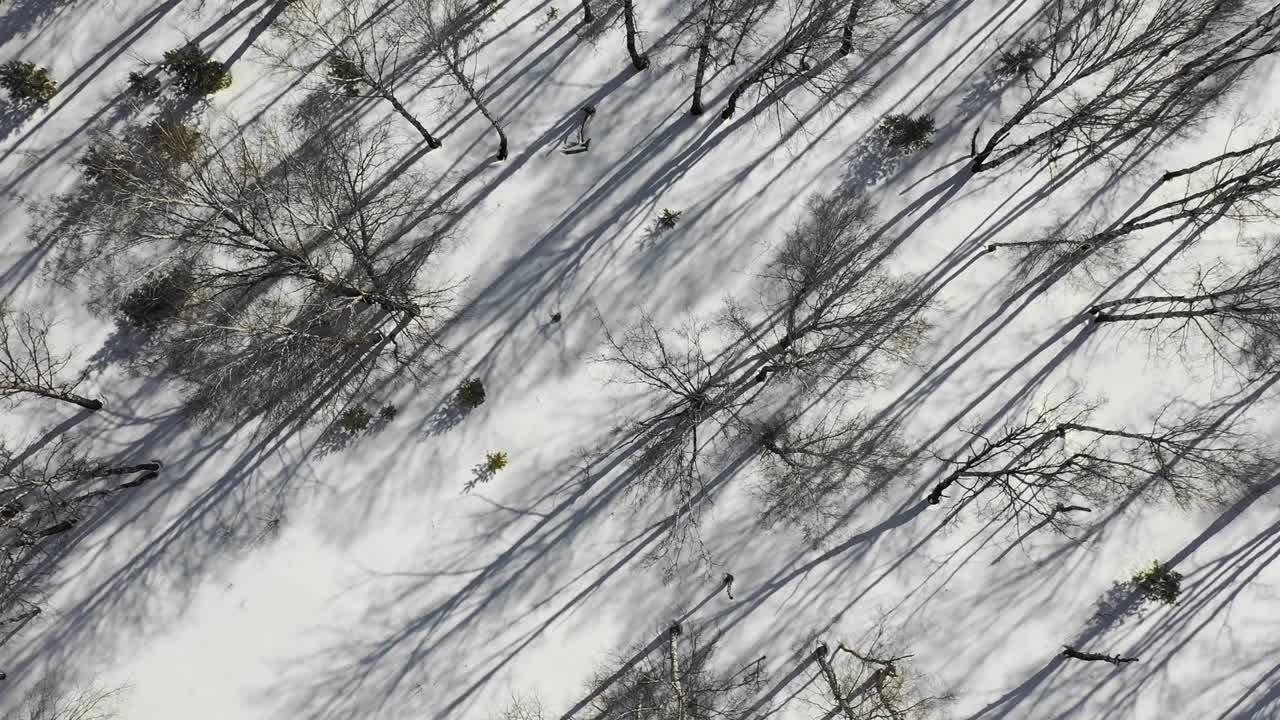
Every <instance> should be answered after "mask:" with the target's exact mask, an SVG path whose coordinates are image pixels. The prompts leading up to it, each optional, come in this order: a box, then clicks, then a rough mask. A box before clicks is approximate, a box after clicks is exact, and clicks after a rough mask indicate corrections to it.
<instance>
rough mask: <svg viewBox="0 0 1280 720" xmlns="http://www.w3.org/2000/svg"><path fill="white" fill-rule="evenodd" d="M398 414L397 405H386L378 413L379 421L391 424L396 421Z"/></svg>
mask: <svg viewBox="0 0 1280 720" xmlns="http://www.w3.org/2000/svg"><path fill="white" fill-rule="evenodd" d="M396 412H397V410H396V406H395V405H384V406H382V409H381V410H379V411H378V420H379V421H381V422H384V423H389V422H391V421H392V420H395V419H396Z"/></svg>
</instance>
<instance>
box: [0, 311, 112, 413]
mask: <svg viewBox="0 0 1280 720" xmlns="http://www.w3.org/2000/svg"><path fill="white" fill-rule="evenodd" d="M52 327H53V321H51V320H49V319H48V318H44V317H40V316H36V315H31V314H29V313H23V312H17V311H14V310H11V309H9V308H8V307H6V306H4V305H0V397H3V398H12V397H15V396H18V395H37V396H39V397H45V398H49V399H51V400H61V401H63V402H68V403H71V404H73V405H79V406H80V407H82V408H86V409H88V410H101V409H102V401H101V400H94V399H91V398H87V397H84V396H83V395H79V394H77V393H76V390H77V389H79V387H80V385H81V382H82V380H81V379H79V378H77V379H70V380H68V379H66V378H64V377H63V371H64V370H65V369H66V367H67V364H68V363H69V362H70V361H71V356H70V354H58V353H55V352H53V351H52V350H51V349H50V348H49V331H50V329H52Z"/></svg>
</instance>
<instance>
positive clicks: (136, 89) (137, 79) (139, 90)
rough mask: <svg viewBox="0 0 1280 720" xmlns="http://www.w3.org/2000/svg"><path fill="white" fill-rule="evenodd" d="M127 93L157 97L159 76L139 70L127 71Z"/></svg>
mask: <svg viewBox="0 0 1280 720" xmlns="http://www.w3.org/2000/svg"><path fill="white" fill-rule="evenodd" d="M128 93H129V94H130V95H133V96H135V97H144V98H154V97H159V96H160V78H157V77H151V76H149V75H144V74H142V73H140V72H131V73H129V88H128Z"/></svg>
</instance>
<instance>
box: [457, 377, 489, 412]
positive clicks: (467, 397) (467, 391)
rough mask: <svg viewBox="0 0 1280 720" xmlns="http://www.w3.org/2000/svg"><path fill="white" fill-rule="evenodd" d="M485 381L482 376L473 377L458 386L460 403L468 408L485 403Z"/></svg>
mask: <svg viewBox="0 0 1280 720" xmlns="http://www.w3.org/2000/svg"><path fill="white" fill-rule="evenodd" d="M484 400H485V392H484V383H483V382H481V380H480V378H471V379H470V380H467V381H466V382H464V383H462V385H460V386H459V387H458V404H459V405H461V406H462V407H464V408H467V409H468V410H470V409H474V408H478V407H480V406H481V405H483V404H484Z"/></svg>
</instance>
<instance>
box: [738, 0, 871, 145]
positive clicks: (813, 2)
mask: <svg viewBox="0 0 1280 720" xmlns="http://www.w3.org/2000/svg"><path fill="white" fill-rule="evenodd" d="M844 7H845V6H844V5H843V4H840V3H837V2H836V0H794V1H792V2H790V3H789V4H788V5H787V6H786V7H785V8H784V9H783V12H784V13H785V14H786V17H785V18H784V19H783V21H782V28H783V29H782V35H781V37H779V38H778V39H777V40H776V41H774V42H773V43H772V44H770V45H769V46H768V47H767V48H766V49H764V50H763V51H761V52H760V56H759V58H758V59H757V60H755V61H754V62H753V63H752V65H751V69H750V70H749V71H748V72H747V74H746V75H745V76H744V77H743V78H742V79H741V80H739V81H738V84H737V85H735V86H734V88H733V91H732V92H731V93H730V94H729V99H728V100H727V101H726V102H725V106H724V110H722V111H721V112H720V118H721V119H722V120H728V119H730V118H732V117H733V116H734V115H735V114H736V113H737V112H738V104H739V103H740V102H741V101H742V99H743V97H745V96H746V95H747V93H748V92H751V93H754V94H755V96H756V103H757V104H766V103H773V102H777V101H782V100H784V96H785V95H786V94H787V93H789V92H790V91H792V90H794V89H797V88H803V89H804V90H805V91H807V92H809V93H810V94H812V95H815V96H818V97H831V96H834V95H836V94H838V93H840V92H842V91H844V90H846V89H847V88H848V87H849V86H850V85H851V84H852V82H853V80H854V78H853V77H852V76H851V74H850V71H849V68H848V66H847V65H846V64H845V63H843V62H842V59H843V58H844V55H845V54H847V53H844V52H843V51H842V48H843V47H844V13H842V12H841V10H842V9H843V8H844ZM780 107H781V109H782V111H783V112H789V113H791V115H792V116H793V117H798V116H796V114H795V113H794V112H793V111H791V109H790V106H789V105H787V104H786V103H785V102H782V103H781V105H780Z"/></svg>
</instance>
